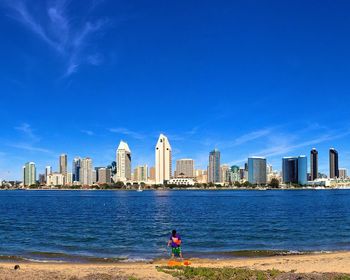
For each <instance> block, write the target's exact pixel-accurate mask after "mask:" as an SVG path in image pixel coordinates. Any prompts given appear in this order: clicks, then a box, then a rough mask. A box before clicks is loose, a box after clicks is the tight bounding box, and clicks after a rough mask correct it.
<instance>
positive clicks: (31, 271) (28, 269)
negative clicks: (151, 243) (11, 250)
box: [0, 252, 350, 280]
mask: <svg viewBox="0 0 350 280" xmlns="http://www.w3.org/2000/svg"><path fill="white" fill-rule="evenodd" d="M16 264H17V263H14V262H2V263H0V279H1V280H4V279H6V280H12V279H16V280H17V279H18V280H24V279H38V280H41V279H70V280H77V279H84V280H92V279H101V280H107V279H132V278H131V277H135V278H137V279H160V280H161V279H164V280H167V279H174V278H173V277H171V276H170V275H167V274H164V273H161V272H158V271H157V270H156V267H157V266H163V265H166V264H167V261H165V260H164V261H157V262H154V263H152V264H148V263H117V264H71V263H64V264H62V263H19V265H20V269H19V270H14V269H13V268H14V266H15V265H16ZM192 265H193V266H201V267H215V268H220V267H245V268H251V269H259V270H268V269H278V270H281V271H287V272H288V271H295V272H300V273H311V272H321V273H323V272H338V273H350V252H338V253H330V254H311V255H296V256H278V257H266V258H246V259H231V260H206V259H194V260H192Z"/></svg>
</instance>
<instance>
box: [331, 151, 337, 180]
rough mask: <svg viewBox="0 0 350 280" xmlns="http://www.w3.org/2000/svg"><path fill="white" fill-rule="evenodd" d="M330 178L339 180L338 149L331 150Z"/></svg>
mask: <svg viewBox="0 0 350 280" xmlns="http://www.w3.org/2000/svg"><path fill="white" fill-rule="evenodd" d="M329 177H330V178H339V159H338V152H337V151H336V149H334V148H331V149H330V150H329Z"/></svg>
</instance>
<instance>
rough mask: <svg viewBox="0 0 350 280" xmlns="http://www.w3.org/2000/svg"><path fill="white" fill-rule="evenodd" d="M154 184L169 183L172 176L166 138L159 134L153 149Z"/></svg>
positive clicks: (170, 156)
mask: <svg viewBox="0 0 350 280" xmlns="http://www.w3.org/2000/svg"><path fill="white" fill-rule="evenodd" d="M155 157H156V158H155V163H156V166H155V175H156V180H155V183H156V184H158V185H160V184H164V183H165V182H166V181H169V180H170V178H171V174H172V171H171V170H172V154H171V146H170V143H169V140H168V138H167V137H166V136H165V135H163V134H160V136H159V139H158V142H157V145H156V148H155Z"/></svg>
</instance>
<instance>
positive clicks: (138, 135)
mask: <svg viewBox="0 0 350 280" xmlns="http://www.w3.org/2000/svg"><path fill="white" fill-rule="evenodd" d="M109 131H110V132H112V133H116V134H121V135H126V136H130V137H132V138H135V139H138V140H141V139H144V138H145V135H143V134H141V133H138V132H135V131H132V130H129V129H127V128H124V127H118V128H110V129H109Z"/></svg>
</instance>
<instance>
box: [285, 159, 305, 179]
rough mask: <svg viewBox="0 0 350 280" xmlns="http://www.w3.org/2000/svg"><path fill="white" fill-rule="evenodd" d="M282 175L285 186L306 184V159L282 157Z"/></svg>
mask: <svg viewBox="0 0 350 280" xmlns="http://www.w3.org/2000/svg"><path fill="white" fill-rule="evenodd" d="M282 175H283V182H284V183H285V184H299V185H306V184H307V157H306V156H299V157H284V158H283V159H282Z"/></svg>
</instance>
